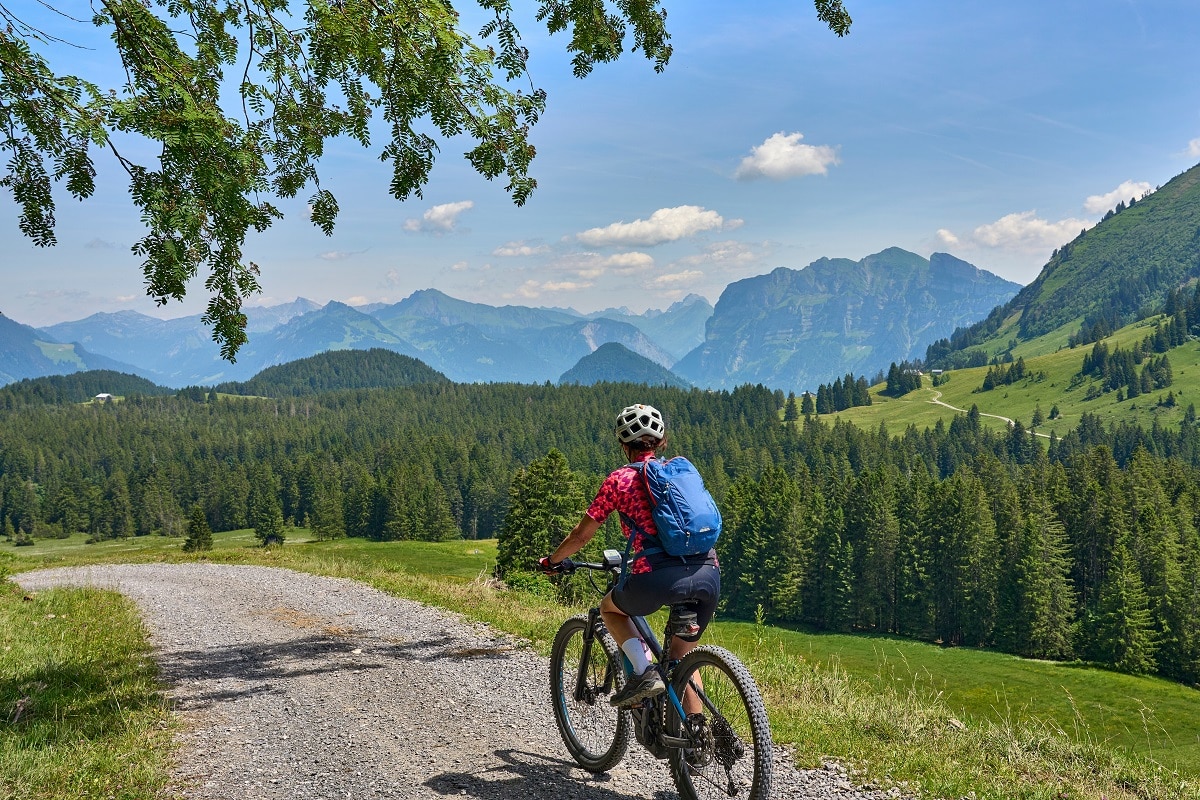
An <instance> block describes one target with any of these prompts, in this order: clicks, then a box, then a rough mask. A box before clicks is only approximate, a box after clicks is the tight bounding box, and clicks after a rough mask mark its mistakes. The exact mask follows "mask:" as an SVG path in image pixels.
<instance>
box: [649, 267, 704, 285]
mask: <svg viewBox="0 0 1200 800" xmlns="http://www.w3.org/2000/svg"><path fill="white" fill-rule="evenodd" d="M703 277H704V273H703V272H701V271H700V270H697V269H688V270H684V271H683V272H672V273H668V274H666V275H659V276H658V277H657V278H655V279H654V280H652V281H651V282H650V283H651V284H652V285H653V286H656V287H671V288H674V287H675V286H677V285H678V284H681V283H695V282H696V281H698V280H699V279H700V278H703Z"/></svg>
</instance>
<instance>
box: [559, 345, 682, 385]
mask: <svg viewBox="0 0 1200 800" xmlns="http://www.w3.org/2000/svg"><path fill="white" fill-rule="evenodd" d="M558 382H559V383H576V384H580V385H582V386H591V385H592V384H596V383H601V382H608V383H640V384H643V385H645V386H675V387H677V388H680V389H690V388H692V385H691V384H690V383H688V382H687V381H685V380H684V379H683V378H680V377H679V376H678V375H676V374H675V373H673V372H671V370H669V369H667V368H666V367H664V366H663V365H661V364H657V363H655V362H653V361H651V360H650V359H648V358H646V357H644V356H640V355H638V354H637V353H635V352H633V351H632V350H630V349H629V348H627V347H625V346H624V345H622V344H618V343H617V342H609V343H608V344H602V345H600V346H599V347H598V348H596V350H595V352H592V353H588V354H587V355H586V356H584V357H583V358H581V359H579V362H578V363H577V364H576V365H575V366H573V367H571V368H570V369H569V370H567V371H566V372H564V373H563V374H562V377H560V378H559V379H558Z"/></svg>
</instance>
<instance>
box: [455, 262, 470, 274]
mask: <svg viewBox="0 0 1200 800" xmlns="http://www.w3.org/2000/svg"><path fill="white" fill-rule="evenodd" d="M470 266H471V265H470V264H468V263H467V262H465V261H455V262H454V263H453V264H451V265H450V271H451V272H466V271H467V270H468V269H469V268H470Z"/></svg>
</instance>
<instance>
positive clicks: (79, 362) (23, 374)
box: [0, 314, 139, 386]
mask: <svg viewBox="0 0 1200 800" xmlns="http://www.w3.org/2000/svg"><path fill="white" fill-rule="evenodd" d="M93 369H108V370H114V371H117V372H130V373H138V372H139V370H137V368H135V367H133V366H131V365H129V364H123V363H121V362H119V361H116V360H114V359H111V358H106V357H104V356H100V355H97V354H95V353H91V352H88V351H87V350H85V349H84V348H83V347H81V346H79V345H77V344H73V343H64V342H61V341H59V340H57V339H54V338H53V337H50V336H47V335H46V334H44V333H42V332H41V331H38V330H37V329H35V328H31V327H29V326H28V325H22V324H21V323H19V322H16V321H15V320H12V319H9V318H8V317H6V316H4V315H3V314H0V386H3V385H5V384H9V383H14V382H16V381H19V380H22V379H24V378H41V377H45V376H47V375H65V374H68V373H72V372H82V371H84V370H93Z"/></svg>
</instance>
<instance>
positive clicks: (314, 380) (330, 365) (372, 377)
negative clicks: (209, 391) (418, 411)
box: [214, 347, 448, 397]
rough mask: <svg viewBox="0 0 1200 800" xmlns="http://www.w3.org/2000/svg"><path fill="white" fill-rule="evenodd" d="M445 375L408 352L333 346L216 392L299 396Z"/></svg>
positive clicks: (439, 379)
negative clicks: (337, 347)
mask: <svg viewBox="0 0 1200 800" xmlns="http://www.w3.org/2000/svg"><path fill="white" fill-rule="evenodd" d="M447 381H448V379H447V378H446V376H445V375H443V374H442V373H440V372H438V371H437V370H435V369H433V368H432V367H429V366H427V365H426V364H424V363H423V362H421V361H419V360H417V359H415V358H410V357H409V356H405V355H401V354H399V353H394V352H392V351H391V350H384V349H382V348H378V347H375V348H371V349H370V350H330V351H328V352H325V353H320V354H318V355H315V356H309V357H308V358H301V359H299V360H297V361H289V362H288V363H286V364H280V365H278V366H274V367H268V368H267V369H264V370H263V371H262V372H260V373H258V374H257V375H255V376H254V377H253V378H251V379H250V380H248V381H237V382H230V383H222V384H218V385H217V386H216V387H214V388H215V390H216V391H217V392H224V393H227V394H243V395H254V396H258V397H299V396H301V395H306V394H315V393H317V392H327V391H335V390H338V389H386V388H392V387H396V386H415V385H417V384H421V383H445V382H447Z"/></svg>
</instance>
